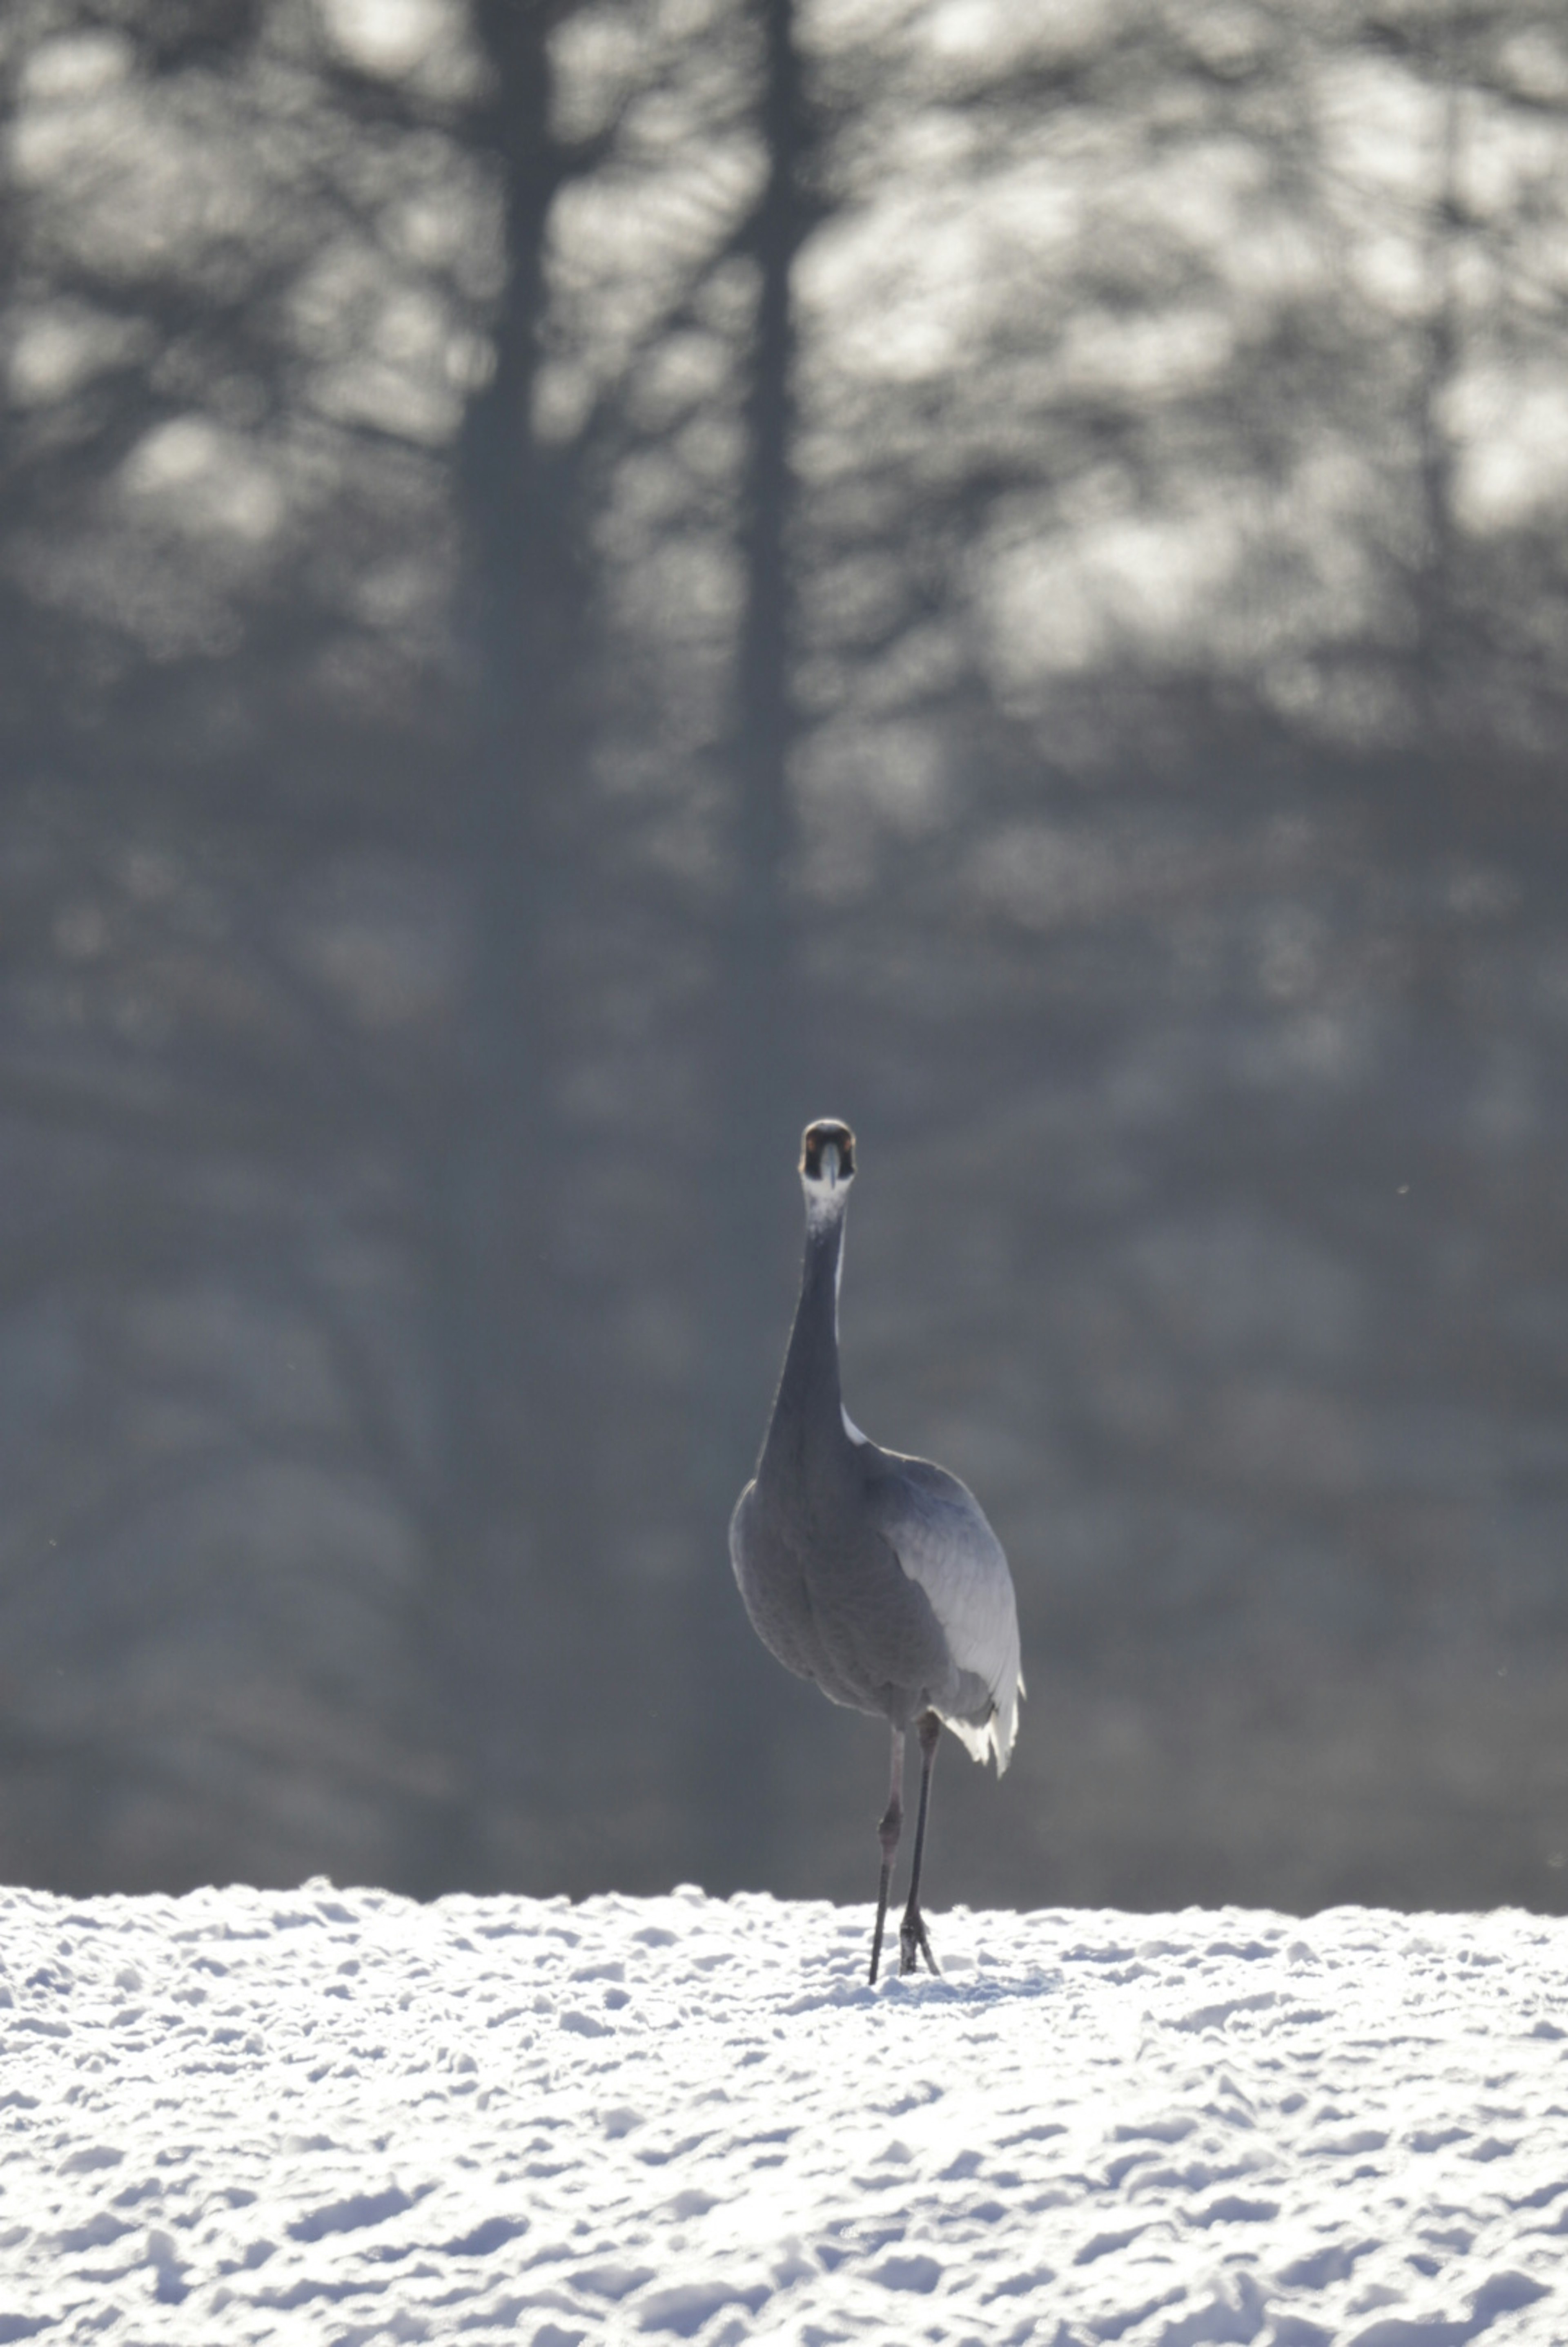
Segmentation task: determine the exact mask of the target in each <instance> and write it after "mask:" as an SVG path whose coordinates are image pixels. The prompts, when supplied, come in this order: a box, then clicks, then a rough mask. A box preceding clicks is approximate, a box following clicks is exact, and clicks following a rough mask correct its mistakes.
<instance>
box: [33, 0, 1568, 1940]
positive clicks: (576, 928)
mask: <svg viewBox="0 0 1568 2347" xmlns="http://www.w3.org/2000/svg"><path fill="white" fill-rule="evenodd" d="M0 81H3V87H4V114H5V119H4V126H3V141H4V144H3V150H0V153H3V188H0V208H3V209H0V228H3V233H0V384H3V387H4V392H5V402H6V409H5V446H4V456H3V460H0V774H3V778H4V788H3V793H0V956H3V962H0V1873H3V1874H4V1875H5V1877H6V1878H9V1879H16V1880H22V1881H29V1882H33V1883H36V1884H44V1885H51V1886H55V1887H57V1888H61V1889H65V1890H70V1891H95V1890H96V1891H105V1890H114V1889H119V1890H127V1891H137V1890H144V1889H148V1888H153V1887H165V1888H171V1889H178V1888H180V1887H183V1886H185V1885H188V1884H189V1883H192V1882H195V1881H202V1880H208V1879H216V1880H219V1881H227V1880H231V1879H236V1878H239V1879H244V1880H249V1881H262V1882H287V1881H298V1880H299V1879H300V1878H301V1877H302V1876H304V1875H307V1874H310V1873H312V1872H315V1871H325V1872H328V1873H331V1874H332V1875H333V1876H335V1877H336V1878H338V1879H339V1880H346V1881H367V1880H373V1881H381V1882H383V1883H388V1884H391V1885H394V1886H397V1887H399V1888H402V1889H405V1890H412V1891H416V1892H420V1893H432V1892H435V1891H441V1890H443V1889H446V1888H450V1887H457V1886H463V1887H468V1888H473V1889H478V1890H492V1889H503V1888H508V1889H518V1890H524V1891H534V1892H541V1893H543V1892H549V1891H559V1890H565V1891H572V1892H580V1891H587V1890H591V1889H594V1888H600V1887H610V1886H615V1887H619V1888H622V1889H624V1890H627V1891H639V1890H647V1889H654V1888H657V1887H660V1886H663V1885H667V1884H668V1883H669V1882H670V1881H673V1880H675V1879H677V1878H680V1877H687V1878H695V1879H697V1880H699V1881H702V1882H704V1883H705V1884H706V1885H708V1887H709V1888H710V1889H713V1890H717V1891H725V1890H728V1889H731V1888H733V1887H736V1886H738V1885H754V1886H758V1887H765V1888H769V1889H772V1890H775V1891H779V1892H788V1893H791V1894H804V1893H812V1894H831V1895H834V1896H837V1897H842V1898H869V1897H870V1896H871V1891H872V1888H873V1884H874V1871H875V1850H874V1832H873V1823H874V1819H875V1818H876V1815H877V1813H878V1811H879V1809H880V1808H881V1800H882V1794H883V1769H884V1766H885V1742H884V1738H883V1737H882V1736H881V1733H880V1732H879V1731H878V1730H877V1729H876V1728H874V1727H872V1726H871V1724H870V1723H868V1722H866V1721H863V1720H860V1719H858V1718H857V1717H854V1716H853V1715H850V1714H847V1713H839V1712H835V1711H832V1710H830V1707H829V1706H827V1705H826V1704H824V1703H823V1702H822V1700H821V1698H820V1696H817V1695H816V1693H815V1692H814V1691H813V1690H812V1689H810V1688H809V1687H806V1686H800V1685H799V1684H797V1683H795V1682H793V1681H791V1680H789V1678H788V1677H787V1676H786V1675H785V1674H784V1673H783V1672H781V1671H780V1670H779V1668H778V1666H777V1665H775V1664H773V1663H772V1662H771V1660H770V1659H769V1657H768V1656H767V1655H766V1654H764V1652H763V1651H762V1649H761V1648H760V1647H759V1645H757V1643H756V1642H755V1640H754V1639H753V1637H752V1635H751V1633H750V1631H749V1629H748V1626H747V1624H746V1622H745V1620H744V1617H743V1615H742V1613H741V1610H740V1606H739V1603H738V1598H737V1596H736V1594H735V1591H734V1588H733V1585H732V1583H731V1579H730V1573H729V1567H728V1560H727V1555H726V1550H725V1526H726V1521H727V1518H728V1510H729V1507H730V1505H731V1503H732V1501H733V1499H734V1496H735V1493H736V1491H738V1487H739V1485H740V1484H741V1482H742V1481H744V1479H745V1477H746V1476H747V1474H748V1472H749V1470H750V1464H751V1460H752V1458H753V1455H754V1452H755V1449H756V1445H757V1443H758V1440H759V1436H760V1432H761V1428H762V1423H763V1419H764V1415H765V1412H766V1409H767V1406H768V1401H769V1394H770V1389H771V1382H772V1379H773V1378H774V1376H775V1374H776V1372H777V1367H778V1363H779V1358H780V1357H781V1353H782V1348H783V1343H784V1337H785V1334H786V1330H787V1327H788V1322H789V1313H790V1309H791V1307H792V1301H793V1284H794V1277H795V1268H796V1260H797V1248H798V1244H799V1223H800V1210H799V1191H798V1187H797V1184H796V1177H795V1171H794V1167H795V1158H796V1152H797V1145H798V1140H799V1129H800V1127H801V1125H802V1124H803V1123H804V1122H805V1121H806V1119H807V1118H808V1117H809V1116H811V1115H815V1114H824V1113H832V1114H836V1115H841V1116H845V1117H848V1118H849V1119H850V1122H852V1123H853V1124H854V1125H855V1126H856V1128H857V1131H858V1133H859V1134H860V1148H861V1178H860V1183H859V1184H858V1187H857V1194H856V1199H855V1204H854V1209H853V1212H852V1214H851V1221H850V1253H849V1261H848V1276H847V1279H846V1283H845V1290H844V1340H845V1348H846V1353H847V1370H846V1389H847V1393H848V1397H849V1400H850V1408H851V1409H852V1411H853V1413H854V1415H855V1416H856V1417H857V1419H860V1422H861V1423H862V1424H863V1425H864V1426H865V1427H866V1428H867V1429H868V1430H869V1431H870V1432H871V1434H872V1435H873V1436H874V1437H876V1438H878V1439H880V1440H884V1441H887V1442H889V1443H890V1444H891V1445H893V1446H894V1447H896V1448H901V1449H906V1450H921V1451H925V1452H928V1453H930V1454H932V1455H933V1456H935V1457H937V1458H939V1459H941V1460H942V1461H943V1462H944V1463H945V1464H947V1465H949V1466H951V1467H952V1468H953V1469H955V1470H956V1471H959V1472H960V1473H962V1474H963V1475H964V1476H965V1477H966V1478H967V1479H968V1480H969V1481H971V1482H972V1483H973V1485H974V1486H975V1487H976V1489H977V1490H978V1491H979V1492H980V1494H981V1495H982V1497H983V1501H984V1502H985V1504H986V1507H987V1509H988V1511H989V1512H990V1513H991V1515H992V1517H993V1521H994V1522H995V1523H996V1526H997V1528H998V1530H999V1532H1001V1534H1002V1536H1003V1541H1004V1542H1005V1544H1006V1546H1007V1548H1008V1550H1009V1553H1010V1554H1011V1557H1012V1560H1013V1571H1014V1575H1015V1578H1016V1580H1017V1583H1018V1587H1019V1594H1020V1600H1021V1608H1022V1614H1023V1633H1024V1651H1025V1660H1026V1665H1027V1671H1028V1678H1029V1693H1030V1700H1029V1703H1028V1705H1027V1706H1026V1709H1025V1713H1024V1717H1023V1731H1022V1735H1021V1738H1020V1744H1019V1750H1018V1756H1017V1759H1016V1762H1015V1765H1014V1768H1013V1771H1012V1772H1011V1773H1010V1774H1009V1776H1008V1777H1007V1778H1006V1779H1005V1780H1004V1782H1003V1784H1002V1785H1001V1786H1000V1787H998V1786H997V1785H996V1784H995V1783H994V1782H993V1781H991V1780H989V1779H987V1778H982V1776H981V1774H980V1772H979V1771H977V1770H975V1769H973V1768H971V1767H970V1766H969V1765H968V1764H967V1762H965V1761H964V1760H963V1759H962V1757H961V1756H958V1755H957V1754H956V1753H954V1754H953V1755H952V1756H951V1757H950V1758H949V1760H948V1762H947V1763H946V1765H945V1767H944V1768H943V1770H942V1772H941V1775H940V1778H939V1782H938V1787H937V1801H938V1827H939V1845H940V1847H939V1848H938V1851H937V1856H936V1858H935V1860H933V1865H934V1867H935V1872H934V1873H933V1874H932V1880H931V1889H932V1895H933V1897H934V1898H935V1899H936V1901H937V1903H938V1905H939V1906H940V1905H942V1904H945V1903H947V1902H949V1901H952V1900H955V1899H968V1900H970V1901H976V1902H978V1901H995V1902H1001V1903H1006V1904H1013V1905H1020V1906H1026V1905H1034V1904H1042V1903H1048V1902H1058V1901H1122V1902H1125V1903H1126V1904H1129V1905H1132V1906H1135V1907H1136V1906H1144V1907H1149V1906H1157V1905H1163V1904H1166V1903H1172V1902H1176V1903H1179V1902H1183V1901H1193V1900H1201V1901H1218V1900H1226V1899H1239V1900H1245V1901H1278V1902H1279V1903H1282V1904H1285V1905H1288V1906H1293V1907H1297V1908H1310V1907H1312V1906H1315V1905H1319V1904H1322V1903H1324V1902H1328V1901H1337V1900H1346V1899H1367V1900H1380V1901H1392V1902H1395V1903H1400V1904H1407V1905H1421V1904H1435V1905H1443V1906H1463V1905H1471V1904H1490V1903H1492V1902H1493V1901H1503V1900H1507V1901H1519V1902H1522V1903H1523V1904H1525V1905H1528V1906H1532V1907H1535V1908H1541V1909H1551V1910H1561V1909H1562V1908H1563V1906H1564V1905H1565V1904H1568V1871H1565V1870H1564V1867H1565V1859H1568V1067H1565V1054H1568V796H1565V793H1564V777H1563V741H1564V722H1565V719H1568V537H1565V528H1564V525H1565V522H1568V26H1565V25H1564V22H1563V15H1562V11H1561V7H1560V5H1556V0H1475V5H1466V0H1306V5H1300V0H590V5H570V0H555V5H523V0H8V5H6V7H5V11H4V14H3V15H0Z"/></svg>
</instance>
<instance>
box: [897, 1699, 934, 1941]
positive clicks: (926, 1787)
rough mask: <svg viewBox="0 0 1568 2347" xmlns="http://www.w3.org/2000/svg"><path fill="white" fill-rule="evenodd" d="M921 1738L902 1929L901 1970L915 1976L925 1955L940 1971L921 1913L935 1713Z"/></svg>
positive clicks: (925, 1714)
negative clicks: (917, 1805)
mask: <svg viewBox="0 0 1568 2347" xmlns="http://www.w3.org/2000/svg"><path fill="white" fill-rule="evenodd" d="M918 1734H919V1736H920V1808H919V1809H918V1810H917V1811H916V1813H915V1846H914V1863H913V1865H912V1866H911V1869H910V1895H909V1904H908V1905H907V1906H906V1907H905V1909H904V1920H903V1922H902V1923H901V1926H900V1928H899V1970H900V1972H901V1973H912V1972H913V1971H914V1969H915V1960H916V1958H917V1957H918V1956H922V1955H923V1956H924V1958H925V1960H926V1963H927V1964H928V1966H929V1967H930V1969H931V1970H932V1972H933V1973H934V1972H935V1971H936V1969H937V1963H936V1958H935V1957H934V1956H933V1955H932V1952H931V1941H930V1939H929V1938H928V1936H927V1933H926V1928H925V1917H924V1916H923V1915H922V1914H921V1911H920V1862H921V1857H922V1856H923V1854H924V1851H925V1818H926V1811H927V1809H929V1808H930V1806H931V1772H932V1762H933V1761H934V1760H935V1758H936V1739H937V1737H939V1736H940V1735H941V1734H942V1722H941V1720H940V1719H939V1718H938V1717H937V1716H936V1714H935V1712H934V1711H922V1712H921V1716H920V1726H919V1729H918Z"/></svg>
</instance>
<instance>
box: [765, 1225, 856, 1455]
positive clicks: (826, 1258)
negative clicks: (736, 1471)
mask: <svg viewBox="0 0 1568 2347" xmlns="http://www.w3.org/2000/svg"><path fill="white" fill-rule="evenodd" d="M848 1204H849V1191H848V1185H847V1184H842V1185H840V1187H839V1188H838V1189H837V1191H836V1192H832V1191H830V1192H829V1193H828V1194H826V1195H823V1194H821V1193H820V1192H818V1193H815V1194H813V1193H812V1192H811V1191H808V1193H807V1203H806V1253H805V1258H804V1261H803V1262H802V1264H801V1266H800V1300H799V1303H798V1304H797V1305H796V1307H795V1326H794V1327H793V1328H792V1329H791V1330H790V1332H789V1351H788V1352H787V1353H786V1354H785V1356H784V1373H783V1375H782V1377H781V1378H779V1392H778V1397H777V1399H775V1401H774V1404H773V1416H772V1418H771V1419H770V1420H769V1427H768V1435H767V1440H766V1441H765V1442H764V1443H763V1446H762V1459H761V1462H760V1464H759V1468H758V1474H759V1477H767V1476H768V1475H769V1473H770V1472H771V1471H774V1470H778V1471H784V1472H792V1471H797V1470H798V1468H799V1463H800V1460H801V1459H802V1457H803V1456H804V1455H805V1454H806V1453H807V1452H808V1451H810V1452H814V1453H816V1454H817V1455H818V1456H819V1457H820V1456H821V1455H822V1453H823V1452H827V1453H829V1454H830V1455H831V1456H833V1457H834V1458H838V1457H839V1456H840V1453H842V1452H847V1451H848V1450H849V1448H850V1442H849V1437H848V1436H847V1434H846V1433H845V1431H844V1413H843V1404H842V1401H841V1399H840V1389H839V1273H840V1266H841V1263H842V1259H843V1245H844V1210H845V1207H846V1206H847V1205H848Z"/></svg>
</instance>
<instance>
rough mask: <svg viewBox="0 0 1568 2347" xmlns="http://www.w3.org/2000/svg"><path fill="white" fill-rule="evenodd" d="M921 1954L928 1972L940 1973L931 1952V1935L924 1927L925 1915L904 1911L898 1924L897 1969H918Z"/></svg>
mask: <svg viewBox="0 0 1568 2347" xmlns="http://www.w3.org/2000/svg"><path fill="white" fill-rule="evenodd" d="M921 1956H923V1957H924V1958H925V1961H926V1969H927V1971H928V1972H933V1973H938V1974H940V1973H941V1970H942V1967H941V1965H940V1964H939V1963H937V1960H936V1958H935V1957H934V1956H933V1955H932V1952H931V1935H930V1933H929V1932H927V1930H926V1928H925V1917H924V1916H923V1915H921V1914H918V1913H917V1914H913V1915H911V1914H909V1913H906V1914H905V1916H904V1920H903V1922H901V1924H900V1926H899V1970H900V1972H901V1973H912V1972H916V1971H918V1970H919V1966H920V1959H921Z"/></svg>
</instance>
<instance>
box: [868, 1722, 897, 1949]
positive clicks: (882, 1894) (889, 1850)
mask: <svg viewBox="0 0 1568 2347" xmlns="http://www.w3.org/2000/svg"><path fill="white" fill-rule="evenodd" d="M903 1822H904V1732H903V1729H902V1728H901V1727H895V1728H894V1730H893V1765H892V1772H891V1778H890V1781H889V1785H888V1806H887V1809H886V1810H885V1811H884V1812H883V1816H882V1821H881V1825H880V1826H879V1827H878V1828H877V1839H878V1840H879V1841H880V1842H881V1846H882V1881H881V1889H880V1890H879V1891H878V1892H877V1928H876V1932H875V1934H874V1935H873V1937H872V1940H871V1986H872V1987H873V1988H874V1987H875V1986H876V1983H877V1972H878V1968H879V1967H880V1965H881V1961H882V1926H883V1924H884V1923H885V1922H887V1920H888V1885H889V1883H890V1882H891V1881H892V1879H893V1852H894V1851H895V1850H897V1848H898V1846H899V1835H900V1834H901V1831H902V1830H903Z"/></svg>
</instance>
